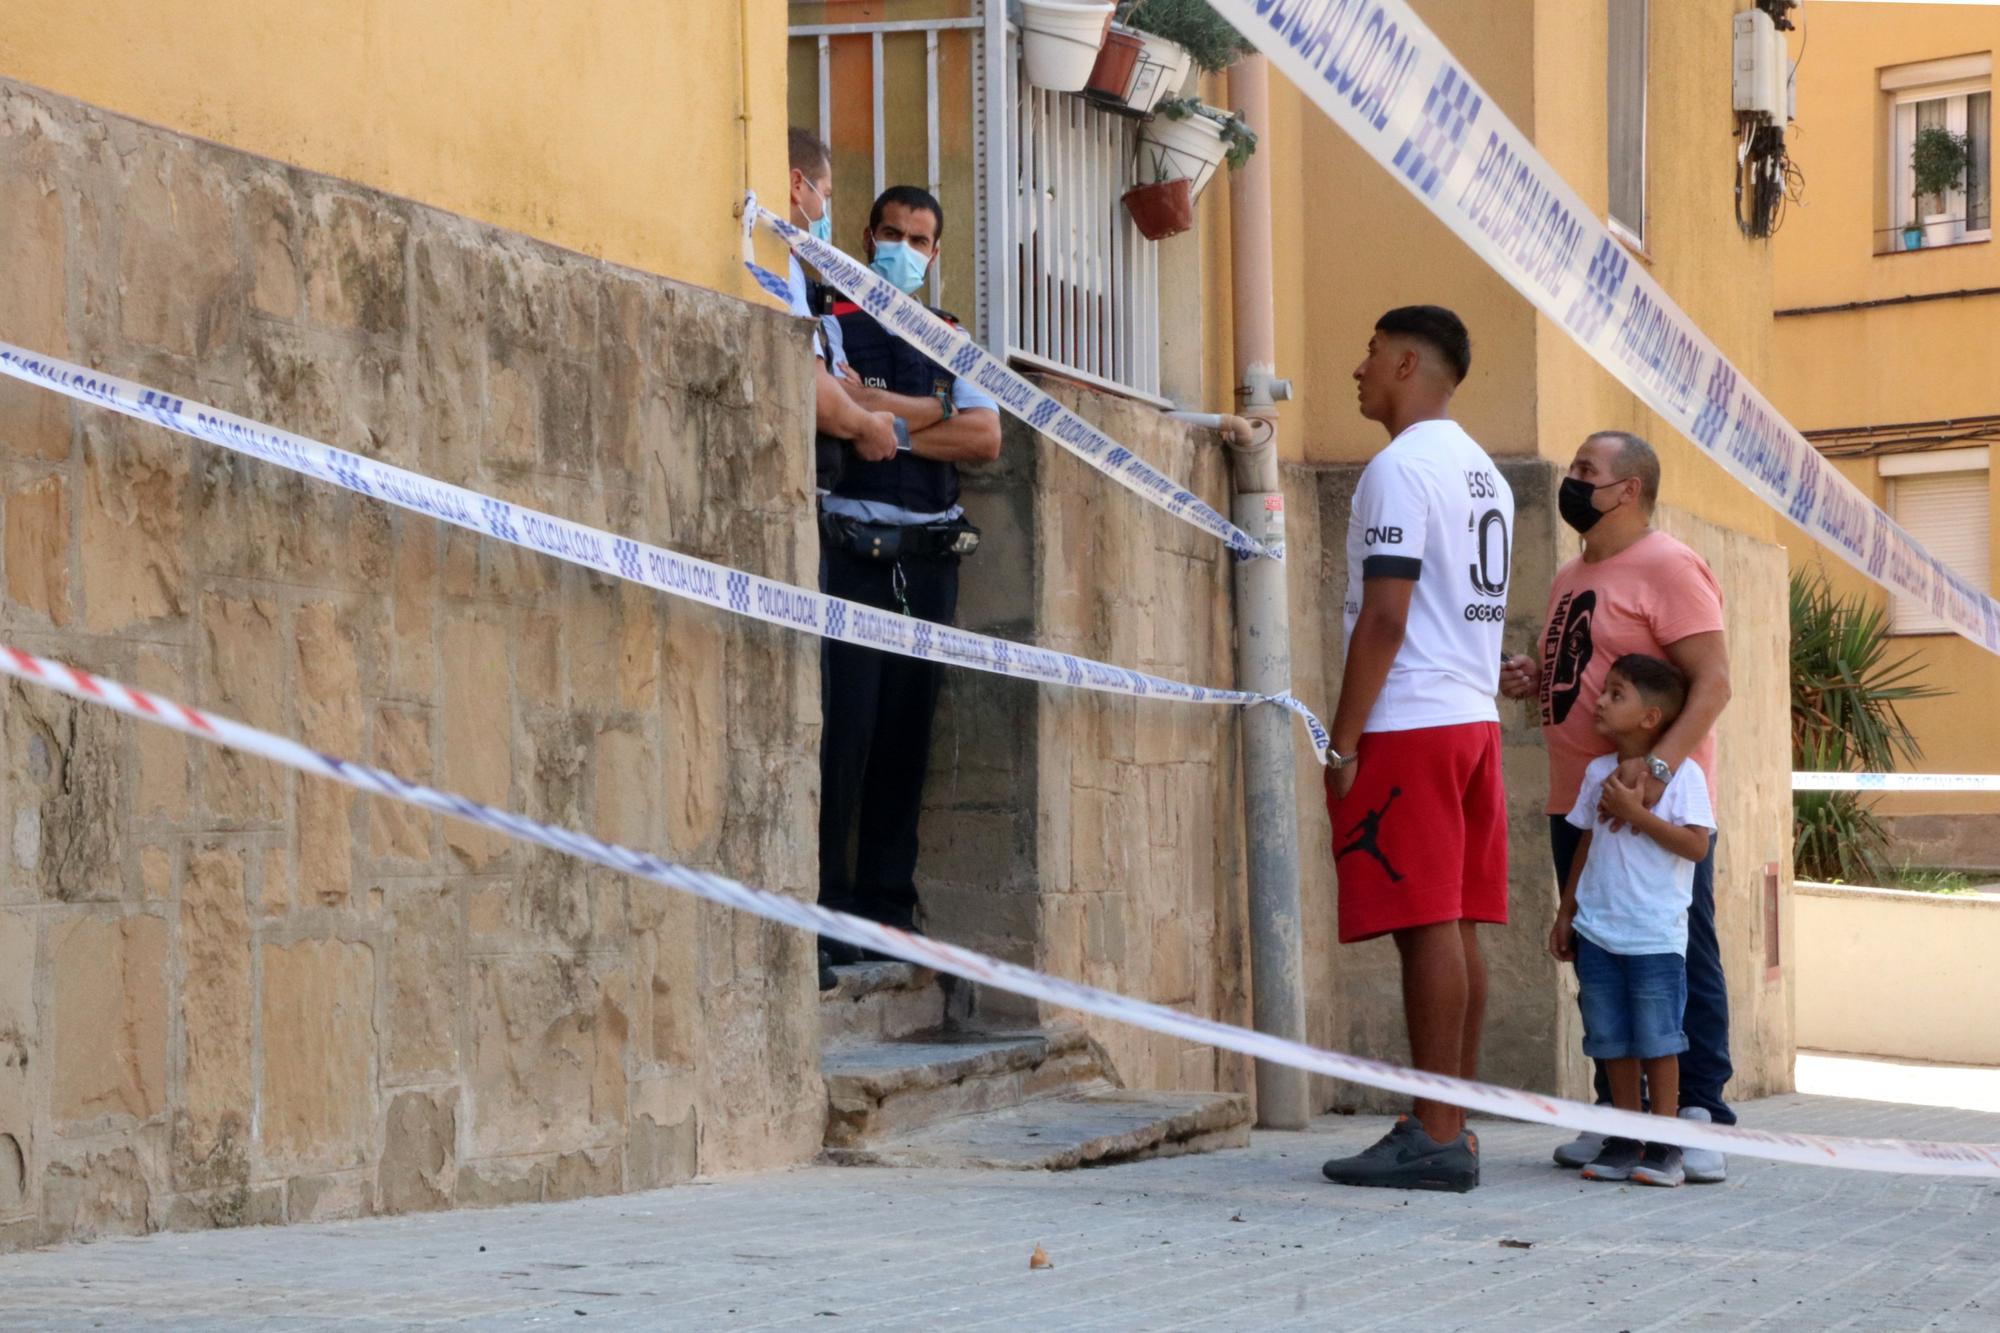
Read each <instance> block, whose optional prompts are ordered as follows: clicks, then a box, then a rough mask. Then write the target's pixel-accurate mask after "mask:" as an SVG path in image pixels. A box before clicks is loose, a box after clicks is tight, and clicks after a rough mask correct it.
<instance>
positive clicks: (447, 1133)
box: [376, 1089, 458, 1213]
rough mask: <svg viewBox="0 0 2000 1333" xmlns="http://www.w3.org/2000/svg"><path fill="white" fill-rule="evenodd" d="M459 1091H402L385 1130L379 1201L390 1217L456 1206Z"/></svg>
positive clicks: (378, 1190)
mask: <svg viewBox="0 0 2000 1333" xmlns="http://www.w3.org/2000/svg"><path fill="white" fill-rule="evenodd" d="M457 1137H458V1093H457V1090H456V1089H452V1090H450V1091H448V1092H444V1093H439V1094H433V1093H429V1092H399V1093H397V1094H396V1096H395V1098H394V1099H393V1100H391V1101H390V1103H389V1115H388V1123H387V1125H386V1127H385V1129H384V1132H383V1140H382V1164H381V1167H380V1169H379V1171H378V1175H377V1179H378V1182H379V1183H378V1185H377V1195H376V1197H377V1199H378V1200H379V1203H380V1207H381V1210H382V1211H383V1212H385V1213H428V1212H433V1211H435V1210H437V1209H439V1208H449V1207H450V1206H451V1195H452V1188H453V1186H454V1185H455V1184H456V1183H457V1177H458V1157H457V1152H456V1151H455V1144H456V1142H457Z"/></svg>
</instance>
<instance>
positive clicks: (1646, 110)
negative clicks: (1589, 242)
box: [1604, 0, 1653, 256]
mask: <svg viewBox="0 0 2000 1333" xmlns="http://www.w3.org/2000/svg"><path fill="white" fill-rule="evenodd" d="M1621 5H1636V6H1637V7H1638V11H1639V12H1638V23H1637V29H1638V36H1639V60H1638V80H1639V95H1638V103H1639V105H1638V120H1639V125H1638V135H1637V137H1638V153H1637V158H1638V177H1639V183H1638V206H1639V217H1638V222H1637V226H1636V227H1635V226H1634V225H1633V223H1632V221H1631V220H1629V219H1627V218H1623V217H1620V216H1619V213H1618V204H1619V200H1618V199H1617V198H1616V195H1615V186H1614V183H1613V182H1614V180H1615V171H1616V166H1615V164H1616V163H1617V162H1618V161H1619V160H1620V158H1621V156H1622V154H1621V150H1622V149H1623V148H1624V147H1625V145H1624V144H1621V143H1618V142H1616V141H1615V138H1614V136H1615V135H1616V134H1617V128H1618V127H1617V126H1616V125H1615V123H1614V118H1613V116H1612V114H1611V111H1612V107H1613V105H1614V100H1615V98H1616V95H1617V92H1618V84H1617V78H1618V70H1617V69H1616V67H1615V66H1614V61H1615V59H1616V57H1617V55H1618V53H1617V52H1616V51H1615V50H1613V49H1612V38H1613V33H1614V31H1615V27H1616V24H1617V17H1616V16H1617V11H1618V9H1619V7H1620V6H1621ZM1604 31H1605V38H1604V107H1605V115H1604V152H1605V162H1604V165H1605V190H1604V195H1605V198H1604V222H1605V225H1606V227H1608V228H1609V229H1610V231H1611V234H1612V235H1614V236H1616V237H1617V238H1618V239H1619V240H1621V241H1623V242H1625V244H1627V245H1629V246H1631V247H1632V248H1633V249H1634V250H1636V251H1637V252H1638V253H1639V254H1640V255H1641V256H1645V255H1647V254H1648V253H1649V251H1648V250H1647V236H1646V233H1647V230H1648V228H1647V222H1648V213H1649V208H1648V203H1649V193H1648V187H1649V185H1650V184H1651V182H1650V179H1649V174H1650V172H1649V169H1650V167H1651V165H1652V160H1651V153H1650V152H1649V151H1648V140H1649V139H1650V138H1651V122H1650V112H1651V102H1652V84H1653V81H1652V59H1653V7H1652V2H1651V0H1605V30H1604Z"/></svg>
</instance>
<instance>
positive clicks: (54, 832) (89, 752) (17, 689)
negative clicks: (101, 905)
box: [4, 657, 125, 902]
mask: <svg viewBox="0 0 2000 1333" xmlns="http://www.w3.org/2000/svg"><path fill="white" fill-rule="evenodd" d="M71 660H72V661H74V660H76V659H75V658H74V657H72V658H71ZM7 691H8V693H7V699H8V707H7V710H6V715H5V719H4V726H5V728H6V732H7V736H8V745H7V752H8V756H9V758H10V761H11V762H10V763H9V765H8V771H7V785H8V787H9V789H10V794H11V797H12V799H11V801H10V805H11V806H12V808H13V812H14V827H13V829H12V830H11V835H12V844H13V846H12V852H13V861H14V866H15V868H16V869H17V870H18V871H20V872H22V873H21V879H22V880H24V881H26V882H29V883H32V884H34V885H35V886H36V887H37V888H38V890H39V892H40V894H41V896H43V897H44V898H53V899H60V900H63V901H66V902H115V901H117V900H119V899H121V898H123V897H124V896H125V895H124V886H123V883H122V881H123V877H124V846H125V816H124V813H123V802H122V801H121V800H120V799H119V790H120V787H121V786H122V782H121V779H120V769H121V767H122V765H121V747H120V744H119V741H120V735H119V732H120V729H121V727H122V726H123V725H125V724H122V723H121V722H120V721H119V719H118V718H117V716H116V715H115V714H112V713H110V712H108V711H106V710H105V709H102V708H97V707H94V706H90V705H85V704H79V703H73V702H71V701H70V700H68V699H67V698H64V697H63V696H61V695H58V694H53V693H51V692H50V691H48V690H44V689H40V688H37V687H34V686H28V685H23V684H21V683H20V682H18V681H11V682H9V683H8V686H7ZM10 878H11V877H10Z"/></svg>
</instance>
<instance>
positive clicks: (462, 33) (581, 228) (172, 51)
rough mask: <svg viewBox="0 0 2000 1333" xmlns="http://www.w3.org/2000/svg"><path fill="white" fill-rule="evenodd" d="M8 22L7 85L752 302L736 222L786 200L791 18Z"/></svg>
mask: <svg viewBox="0 0 2000 1333" xmlns="http://www.w3.org/2000/svg"><path fill="white" fill-rule="evenodd" d="M6 10H7V12H6V20H5V22H4V23H0V74H4V75H6V76H8V77H10V78H16V79H20V80H23V81H25V82H27V83H31V84H37V85H40V86H42V87H45V88H48V89H51V90H52V91H55V92H59V93H64V94H66V95H69V96H72V97H78V98H81V99H83V100H85V101H88V102H93V103H96V104H98V105H100V106H104V107H107V108H109V109H111V110H114V111H118V112H122V113H124V114H126V115H130V116H136V117H139V118H141V119H145V120H150V121H154V122H156V123H159V124H161V125H165V126H167V127H168V128H171V129H175V130H179V131H183V132H185V133H190V134H196V135H201V136H203V137H206V138H210V139H214V140H217V141H219V142H222V143H226V144H229V145H230V146H232V147H236V148H242V149H245V150H247V151H249V152H253V153H260V154H263V155H266V156H269V157H273V158H277V159H279V160H281V161H285V162H291V163H295V164H297V165H299V166H302V167H306V168H309V169H311V170H314V171H322V172H327V173H330V174H332V175H336V176H341V177H346V178H348V179H351V180H355V181H358V182H361V183H363V184H366V185H369V186H372V187H375V188H377V189H382V190H388V191H392V192H394V193H397V194H402V195H407V196H409V197H411V198H413V199H416V200H419V201H421V202H423V203H426V204H431V205H434V206H436V207H439V208H443V209H448V210H450V211H452V212H455V213H463V214H466V215H467V216H470V217H474V218H479V219H481V220H483V221H487V222H491V223H495V224H497V225H499V226H502V227H507V228H511V229H514V230H518V231H523V232H526V233H528V234H530V235H533V236H538V237H541V238H544V239H546V240H550V241H553V242H556V243H557V244H560V245H565V246H569V247H571V248H574V249H576V250H579V251H582V252H583V253H585V254H589V255H595V256H599V257H602V258H604V259H608V260H612V261H615V262H617V263H621V264H629V265H633V266H635V267H638V268H642V269H647V270H650V271H653V272H657V273H664V274H667V275H669V276H671V277H675V278H680V279H684V280H686V281H689V282H695V283H700V284H701V285H703V286H707V287H713V288H716V289H718V290H721V291H728V292H736V293H739V294H746V295H747V294H749V293H750V292H751V291H753V290H754V286H753V285H752V284H750V283H749V282H748V279H747V276H746V274H745V273H744V271H743V268H742V265H741V263H740V262H739V259H738V252H739V245H738V240H737V236H738V231H737V224H736V222H735V220H734V219H733V218H732V217H731V216H730V210H731V208H732V207H733V206H734V204H735V203H736V202H737V200H739V199H740V198H741V196H742V192H743V189H744V186H745V184H746V183H749V184H752V185H754V186H755V187H756V188H757V190H758V192H759V193H760V194H761V195H765V196H767V197H777V196H781V195H782V193H783V190H784V180H785V176H784V157H785V143H784V132H785V63H784V62H785V38H784V29H785V10H786V5H785V0H731V3H727V4H722V3H715V4H711V3H709V2H708V0H593V3H589V4H581V3H546V2H545V0H421V2H420V3H411V2H410V0H312V3H309V4H283V5H277V4H245V3H239V2H238V0H87V2H84V0H10V2H9V3H8V5H7V7H6ZM746 55H747V57H748V58H747V60H746ZM746 70H747V79H746ZM746 114H747V127H746V121H745V119H744V117H745V115H746ZM746 158H747V162H746ZM769 253H771V254H772V255H775V254H776V253H777V252H776V251H772V252H769Z"/></svg>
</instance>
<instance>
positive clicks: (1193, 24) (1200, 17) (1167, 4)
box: [1118, 0, 1256, 96]
mask: <svg viewBox="0 0 2000 1333" xmlns="http://www.w3.org/2000/svg"><path fill="white" fill-rule="evenodd" d="M1118 19H1119V21H1120V22H1121V23H1124V24H1125V25H1126V26H1127V27H1132V28H1137V29H1139V31H1140V32H1141V33H1143V34H1146V35H1148V36H1152V37H1158V38H1163V39H1165V40H1166V41H1168V42H1171V43H1173V44H1174V45H1175V46H1176V47H1178V48H1179V49H1180V50H1182V51H1184V52H1186V53H1187V56H1188V58H1189V59H1190V60H1191V61H1192V62H1193V63H1194V64H1196V65H1199V66H1200V67H1201V68H1202V70H1203V71H1204V72H1205V73H1209V74H1216V73H1220V72H1221V71H1223V70H1225V69H1228V68H1229V67H1230V66H1231V65H1233V64H1235V63H1236V58H1237V57H1238V56H1242V55H1247V54H1249V53H1250V52H1252V51H1254V50H1256V48H1255V47H1254V46H1252V45H1251V44H1250V43H1249V42H1246V41H1245V40H1243V34H1242V33H1240V32H1238V31H1236V29H1235V28H1234V27H1232V26H1230V23H1229V20H1228V19H1226V18H1224V17H1222V15H1220V14H1218V13H1216V12H1215V10H1214V9H1213V8H1211V7H1210V6H1209V4H1208V3H1207V0H1124V2H1123V3H1122V4H1121V5H1120V6H1119V12H1118ZM1183 74H1184V75H1185V71H1183ZM1179 91H1180V86H1179V85H1178V84H1176V85H1175V86H1173V87H1171V88H1168V89H1166V90H1165V93H1164V95H1166V96H1172V95H1174V94H1176V93H1178V92H1179Z"/></svg>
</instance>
